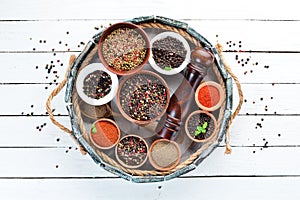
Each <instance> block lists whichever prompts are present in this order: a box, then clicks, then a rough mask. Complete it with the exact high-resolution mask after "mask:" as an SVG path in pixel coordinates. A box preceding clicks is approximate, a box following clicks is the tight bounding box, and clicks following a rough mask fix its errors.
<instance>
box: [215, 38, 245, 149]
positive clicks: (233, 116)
mask: <svg viewBox="0 0 300 200" xmlns="http://www.w3.org/2000/svg"><path fill="white" fill-rule="evenodd" d="M216 49H217V51H218V53H219V55H220V58H221V60H222V61H223V63H224V66H225V68H226V70H227V72H228V73H229V74H230V76H231V77H232V78H233V80H234V81H235V83H236V87H237V89H238V93H239V103H238V105H237V107H236V109H235V111H234V113H233V114H232V115H231V117H230V119H229V122H228V127H227V129H226V134H225V143H226V149H225V153H226V154H231V152H232V148H231V146H230V132H229V129H230V126H231V124H232V122H233V120H234V118H235V117H236V116H237V115H238V113H239V112H240V110H241V107H242V104H243V102H244V95H243V91H242V87H241V84H240V81H239V79H238V78H237V76H235V75H234V73H233V72H232V70H231V68H230V66H229V64H228V63H226V62H225V59H224V56H223V54H222V52H223V47H222V45H221V44H220V43H217V44H216Z"/></svg>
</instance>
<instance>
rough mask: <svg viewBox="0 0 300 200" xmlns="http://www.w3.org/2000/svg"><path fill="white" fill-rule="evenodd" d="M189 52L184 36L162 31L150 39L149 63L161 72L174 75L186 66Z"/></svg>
mask: <svg viewBox="0 0 300 200" xmlns="http://www.w3.org/2000/svg"><path fill="white" fill-rule="evenodd" d="M190 54H191V50H190V46H189V44H188V42H187V41H186V39H185V38H184V37H182V36H181V35H180V34H178V33H175V32H170V31H167V32H162V33H159V34H157V35H156V36H155V37H154V38H153V39H152V40H151V52H150V57H149V63H150V64H151V66H152V67H153V68H154V69H155V70H156V71H157V72H159V73H161V74H165V75H174V74H177V73H179V72H181V71H182V70H183V69H184V68H185V67H186V66H187V64H188V63H189V59H190Z"/></svg>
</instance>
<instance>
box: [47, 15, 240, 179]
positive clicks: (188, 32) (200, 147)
mask: <svg viewBox="0 0 300 200" xmlns="http://www.w3.org/2000/svg"><path fill="white" fill-rule="evenodd" d="M127 22H131V23H134V24H136V25H139V26H140V27H141V28H143V29H144V30H145V32H147V33H149V35H151V34H152V35H153V34H154V35H155V34H157V33H159V32H162V31H172V32H176V33H179V34H180V35H181V36H183V37H184V38H185V39H186V40H187V41H188V43H189V45H190V47H191V49H193V48H195V47H197V46H200V47H206V48H208V49H209V50H210V51H211V53H212V54H213V55H214V57H215V61H214V65H213V67H212V68H211V69H210V70H209V72H208V75H207V79H209V80H213V81H215V82H217V83H219V84H220V85H221V86H222V87H223V89H224V91H225V93H226V94H225V97H226V98H225V101H224V103H223V104H222V106H221V107H220V109H218V111H216V112H214V113H213V114H214V116H215V118H216V119H217V131H216V133H217V134H215V136H214V137H212V138H211V139H210V140H208V141H206V142H205V143H200V144H197V143H196V144H194V143H192V144H191V147H188V148H185V147H184V148H185V149H186V151H184V153H183V154H182V157H181V160H180V162H179V164H178V165H177V166H176V167H175V168H173V169H170V170H168V171H158V170H155V168H153V167H151V165H150V164H149V163H148V164H146V165H144V166H143V167H140V168H138V169H130V168H126V167H123V166H122V165H120V164H119V163H118V161H117V160H116V158H115V157H114V155H113V154H112V153H111V152H109V151H105V150H100V149H97V148H95V147H94V146H93V145H92V143H91V142H90V138H89V134H88V133H89V128H88V127H89V126H90V124H91V123H92V122H91V121H90V120H87V119H85V115H84V114H83V113H82V111H81V107H80V103H81V102H82V101H81V99H80V98H79V96H78V94H77V92H76V88H75V81H76V77H77V74H78V72H79V71H80V70H81V69H83V68H84V67H86V66H87V65H88V64H90V63H94V62H98V63H99V62H100V61H99V57H98V54H97V48H98V46H97V43H98V41H99V38H100V37H101V34H102V32H100V33H98V34H97V35H95V36H94V37H93V39H92V41H90V42H89V43H88V44H87V45H86V47H85V49H84V50H83V51H82V52H81V54H80V55H79V56H78V57H77V59H76V60H75V62H74V63H71V65H70V71H69V72H68V76H67V79H66V83H67V89H66V94H65V102H66V103H67V109H68V111H69V115H70V118H71V124H72V131H71V132H72V135H73V136H74V138H75V139H76V140H77V141H78V143H79V144H80V146H81V147H82V149H83V150H84V151H86V152H87V153H88V154H89V155H90V156H91V157H92V158H93V160H94V161H95V162H96V163H97V164H99V166H101V167H102V168H104V169H105V170H107V171H109V172H111V173H114V174H116V175H118V176H119V177H122V178H124V179H126V180H130V181H133V182H138V183H141V182H158V181H165V180H170V179H172V178H175V177H178V176H180V175H183V174H185V173H187V172H189V171H191V170H193V169H195V168H196V167H197V166H198V165H199V164H200V163H201V162H202V161H203V160H204V159H205V158H206V157H207V156H209V155H210V153H211V152H212V151H213V150H214V149H215V148H216V147H217V146H218V145H219V143H220V142H221V141H222V139H223V137H224V135H225V134H226V131H227V129H228V127H229V126H230V124H231V121H232V112H231V110H232V78H231V77H230V76H229V75H228V70H226V68H225V66H224V63H223V61H222V59H221V55H220V51H219V52H218V49H216V48H215V47H214V46H212V45H211V44H210V43H209V42H208V41H207V40H206V39H205V38H204V37H203V36H201V35H200V34H199V33H197V32H196V31H195V30H194V29H192V28H190V27H189V26H188V25H187V24H186V23H183V22H180V21H176V20H172V19H169V18H165V17H158V16H147V17H139V18H134V19H132V20H129V21H127ZM173 81H174V80H173ZM62 84H63V83H62ZM61 88H62V87H61ZM61 88H60V89H61ZM60 89H59V90H60ZM58 92H59V91H56V93H58ZM55 95H56V94H53V95H52V97H51V98H49V99H50V100H49V99H48V101H49V102H50V101H51V99H52V98H53V96H55ZM240 97H241V99H242V95H240ZM49 102H47V108H48V107H49V108H50V105H49V104H50V103H49ZM48 103H49V104H48ZM110 107H111V110H110V111H109V112H108V113H110V114H111V115H112V116H113V117H114V115H117V114H115V112H114V110H113V106H110ZM237 112H238V111H237ZM236 114H237V113H235V115H236ZM106 115H107V112H106ZM50 117H51V113H50ZM52 117H53V115H52ZM52 121H55V120H54V119H53V120H52ZM183 129H184V128H183ZM150 130H151V127H150ZM65 131H67V132H69V133H70V131H69V130H67V129H66V130H65ZM123 134H124V133H123ZM127 134H128V133H127ZM183 135H184V134H183ZM183 135H182V134H181V136H179V137H178V138H177V139H176V142H177V143H179V145H186V144H185V142H184V141H186V138H185V136H183ZM227 139H228V138H227ZM149 145H150V144H149ZM187 149H188V150H187ZM112 151H113V150H112ZM147 162H148V161H147Z"/></svg>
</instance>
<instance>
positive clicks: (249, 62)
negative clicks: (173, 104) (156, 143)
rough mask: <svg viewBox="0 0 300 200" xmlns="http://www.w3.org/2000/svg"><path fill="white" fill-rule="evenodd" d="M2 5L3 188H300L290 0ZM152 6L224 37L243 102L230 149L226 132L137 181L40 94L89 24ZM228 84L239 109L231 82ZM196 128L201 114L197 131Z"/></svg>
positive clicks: (120, 193)
mask: <svg viewBox="0 0 300 200" xmlns="http://www.w3.org/2000/svg"><path fill="white" fill-rule="evenodd" d="M91 5H92V6H91ZM120 5H122V6H120ZM199 8H201V9H199ZM267 8H268V9H267ZM0 11H1V12H0V26H1V29H0V31H1V32H0V33H1V34H0V40H1V46H0V53H1V54H0V60H1V61H2V65H3V66H2V69H3V71H2V73H0V78H1V79H0V80H1V84H0V89H1V90H2V98H1V101H2V104H0V106H1V109H0V112H1V113H0V115H1V116H0V117H1V120H0V123H1V124H2V125H1V126H0V127H1V131H0V133H1V134H2V135H1V136H2V137H1V140H0V147H1V148H0V151H1V154H0V155H1V158H2V159H1V165H0V169H1V170H0V179H1V181H0V191H1V193H0V197H1V199H20V198H22V199H36V198H39V199H40V198H43V199H63V198H65V199H82V198H86V199H120V198H122V199H137V198H140V197H143V198H145V199H174V198H176V199H180V198H187V199H197V197H198V198H199V197H202V198H205V197H207V198H212V199H216V198H222V199H224V198H225V199H240V198H243V199H253V198H261V199H271V198H272V199H282V198H286V197H289V198H290V199H299V196H300V192H299V191H298V185H299V183H300V179H299V176H300V171H299V166H300V163H299V159H298V154H299V152H298V151H299V141H300V137H299V134H298V130H299V125H298V124H299V123H297V121H298V119H299V113H300V108H299V106H297V105H298V102H299V98H300V96H299V95H298V92H297V91H299V89H298V87H299V82H300V81H299V69H298V67H297V63H298V62H297V61H298V59H299V55H298V54H299V42H298V41H299V40H298V37H297V36H298V35H299V31H300V29H299V28H298V27H299V20H300V16H299V14H298V12H297V6H296V5H294V3H293V1H290V0H288V1H287V2H284V4H283V3H276V4H275V5H273V4H270V2H261V1H260V2H259V1H256V0H254V1H251V2H248V4H247V6H245V4H243V5H242V4H241V3H240V2H239V1H234V0H229V1H226V2H223V1H219V2H218V3H216V2H202V3H200V2H196V1H188V2H182V1H175V2H174V1H172V2H168V1H148V2H142V1H134V0H132V1H127V2H126V4H125V5H124V4H122V3H121V1H109V2H105V3H103V2H97V1H92V2H90V3H87V2H84V1H76V2H73V3H72V4H70V3H69V2H68V1H58V0H54V1H53V0H52V1H45V2H43V4H41V3H40V2H38V1H34V0H29V1H26V2H24V3H23V2H18V3H16V2H14V1H6V0H4V1H3V2H2V6H1V8H0ZM53 13H55V15H53ZM147 15H148V16H151V15H157V16H165V17H169V18H172V19H176V20H180V21H183V22H186V23H187V24H188V25H189V26H190V27H192V28H193V29H195V31H197V32H198V33H200V34H201V35H203V36H204V37H205V38H207V39H208V40H209V41H210V42H211V43H212V44H217V43H220V44H221V45H222V46H223V56H224V58H225V61H226V62H227V63H228V64H229V65H230V66H231V69H232V71H233V72H234V74H235V75H236V76H237V77H238V78H239V80H240V83H241V86H242V89H243V92H244V101H243V106H242V109H241V111H240V113H239V115H238V116H237V117H236V119H235V121H233V124H232V126H231V127H230V133H231V137H230V144H231V147H232V153H231V154H229V155H227V154H224V151H225V146H226V145H225V142H224V141H222V142H221V143H220V144H219V145H217V147H216V148H215V150H214V151H213V152H212V153H211V154H210V155H209V156H208V157H207V158H206V159H204V160H203V161H202V162H201V164H200V165H199V166H198V167H197V168H196V169H195V170H193V171H191V172H189V173H185V174H183V175H181V176H180V177H176V178H173V179H172V180H168V181H163V182H156V183H139V184H137V183H132V182H130V181H126V180H124V179H122V178H119V177H118V176H116V175H113V174H112V173H110V172H108V171H106V170H104V169H102V168H100V167H99V165H97V164H96V163H95V162H94V161H93V160H92V159H91V158H90V156H88V155H82V154H81V153H80V149H79V148H80V146H78V144H77V143H76V141H74V140H73V139H72V137H70V136H69V135H68V134H66V133H65V132H64V131H62V130H59V129H58V128H57V127H56V126H55V125H53V124H52V123H51V121H50V119H49V117H48V114H49V113H47V112H46V109H45V102H46V100H47V97H48V95H49V94H50V93H51V91H52V90H53V89H55V88H56V87H57V86H58V85H59V84H60V83H61V82H62V81H63V79H64V76H65V72H66V70H67V68H68V61H69V58H70V56H71V55H73V54H75V55H76V56H79V54H80V53H81V52H82V51H83V49H84V48H85V46H86V45H87V42H88V41H89V40H91V38H92V37H93V36H94V35H95V34H97V33H99V31H101V30H104V29H105V28H106V27H109V26H110V25H111V24H115V23H118V22H122V21H125V20H127V19H132V18H134V17H139V16H147ZM149 62H150V61H149ZM158 67H159V66H158ZM168 69H169V68H168V67H167V68H166V70H165V71H168ZM166 76H168V75H166ZM91 78H92V77H91ZM104 78H105V76H104ZM106 80H107V81H108V82H109V81H110V80H109V79H106ZM112 81H113V80H112ZM233 89H234V90H233V108H235V107H236V106H237V105H238V91H237V90H236V87H235V84H233ZM64 91H65V88H63V92H61V93H59V94H58V96H57V97H55V98H54V99H53V101H52V103H51V106H52V110H51V112H53V113H54V117H55V118H56V119H57V121H59V122H60V123H62V125H64V126H65V127H67V128H69V129H71V123H70V117H69V113H68V112H67V110H66V107H65V106H66V105H65V103H64V101H65V99H64ZM107 92H109V91H108V90H106V91H105V90H104V91H103V93H98V94H96V95H99V96H100V95H102V94H104V95H105V94H106V93H107ZM78 103H79V104H81V105H83V103H82V102H78ZM200 103H201V101H200ZM84 106H85V107H86V109H85V110H86V111H87V110H88V109H90V107H89V105H84ZM106 111H107V108H105V106H100V107H99V109H98V110H96V111H95V113H92V114H93V115H96V116H99V115H108V114H109V113H107V112H106ZM86 114H87V115H89V114H91V112H87V113H86ZM110 125H111V124H110ZM285 125H288V126H287V127H285ZM95 127H96V125H95ZM284 127H285V128H284ZM202 129H205V125H203V126H201V127H200V128H199V130H198V131H199V132H201V131H202ZM9 130H10V131H9ZM116 132H117V131H116ZM199 134H200V133H199ZM120 139H121V138H120ZM129 139H130V138H129ZM131 139H132V138H131ZM124 143H126V140H124ZM175 148H176V147H175V146H174V149H175ZM172 152H174V150H173V151H172ZM217 190H218V191H220V192H215V191H217ZM196 191H199V192H196Z"/></svg>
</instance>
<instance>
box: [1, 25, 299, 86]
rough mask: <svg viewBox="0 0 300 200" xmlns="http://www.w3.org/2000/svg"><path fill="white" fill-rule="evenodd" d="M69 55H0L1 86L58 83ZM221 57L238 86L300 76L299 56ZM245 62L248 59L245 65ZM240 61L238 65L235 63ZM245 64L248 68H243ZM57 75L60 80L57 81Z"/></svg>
mask: <svg viewBox="0 0 300 200" xmlns="http://www.w3.org/2000/svg"><path fill="white" fill-rule="evenodd" d="M299 25H300V24H299ZM72 54H75V55H78V54H79V53H77V52H75V53H74V52H63V53H55V55H54V53H32V52H29V53H28V52H27V53H1V54H0V63H5V67H6V70H5V71H4V72H2V73H1V74H0V82H1V83H50V82H53V81H54V80H57V82H61V80H63V78H64V75H65V70H66V68H67V65H68V61H69V58H70V56H71V55H72ZM224 56H225V58H226V61H227V63H228V64H230V66H231V68H232V71H233V72H234V73H235V75H236V76H237V77H239V80H240V82H241V83H247V84H248V83H300V76H299V75H300V74H299V73H297V71H296V72H295V73H290V72H292V71H293V69H294V68H295V67H298V66H299V64H298V63H300V56H299V54H298V53H228V52H227V53H224ZM236 56H238V60H236ZM242 59H243V63H242V62H241V60H242ZM247 59H249V61H248V62H247V61H246V60H247ZM51 61H52V62H53V63H51ZM239 61H240V63H238V62H239ZM246 62H247V64H245V63H246ZM256 63H257V65H256ZM51 64H53V65H55V67H53V69H52V70H50V73H48V69H46V66H47V65H48V66H50V65H51ZM242 64H244V66H242ZM61 65H62V66H61ZM54 72H56V73H54ZM56 75H58V76H59V77H58V78H57V77H56Z"/></svg>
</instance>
